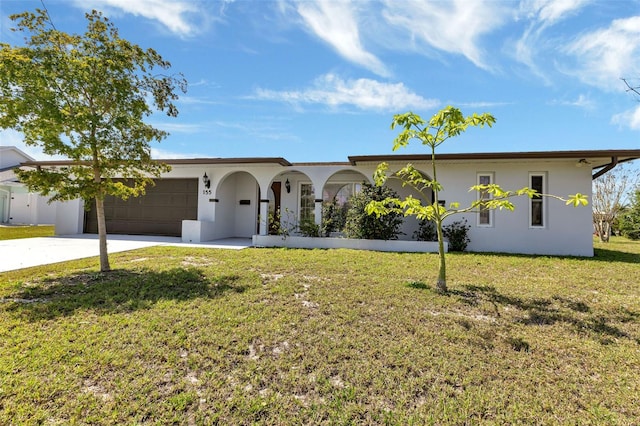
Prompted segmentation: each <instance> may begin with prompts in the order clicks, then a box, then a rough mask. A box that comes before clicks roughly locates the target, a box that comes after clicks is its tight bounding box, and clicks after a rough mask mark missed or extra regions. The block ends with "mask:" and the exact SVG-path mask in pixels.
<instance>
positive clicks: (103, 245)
mask: <svg viewBox="0 0 640 426" xmlns="http://www.w3.org/2000/svg"><path fill="white" fill-rule="evenodd" d="M96 215H97V219H98V238H99V240H100V272H108V271H110V270H111V266H109V253H108V252H107V224H106V222H105V219H104V200H103V199H101V198H100V197H96Z"/></svg>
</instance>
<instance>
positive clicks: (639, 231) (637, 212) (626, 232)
mask: <svg viewBox="0 0 640 426" xmlns="http://www.w3.org/2000/svg"><path fill="white" fill-rule="evenodd" d="M618 225H619V228H620V233H621V234H622V235H623V236H625V237H627V238H629V239H631V240H640V189H638V190H636V192H635V194H634V196H633V200H632V202H631V205H630V206H629V209H627V210H626V211H625V213H624V214H623V215H622V216H620V219H619V221H618Z"/></svg>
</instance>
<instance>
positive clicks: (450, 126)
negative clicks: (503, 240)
mask: <svg viewBox="0 0 640 426" xmlns="http://www.w3.org/2000/svg"><path fill="white" fill-rule="evenodd" d="M495 121H496V119H495V118H494V117H493V116H492V115H491V114H488V113H484V114H480V115H479V114H475V113H474V114H472V115H470V116H467V117H465V116H464V115H463V114H462V112H461V111H460V110H459V109H458V108H454V107H452V106H447V107H445V108H443V109H441V110H440V111H439V112H437V113H436V114H434V115H433V116H432V117H431V119H430V120H429V122H425V121H424V120H423V119H422V118H421V117H420V116H419V115H417V114H414V113H412V112H408V113H405V114H397V115H395V116H394V117H393V121H392V122H391V129H392V130H393V129H395V128H396V126H401V127H402V128H403V130H402V131H401V132H400V134H399V135H398V136H397V137H396V138H395V139H394V141H393V150H394V151H395V150H397V149H398V148H400V147H405V146H407V145H408V144H409V142H410V141H412V140H414V139H416V140H418V141H420V142H421V143H422V144H423V145H426V146H427V147H428V148H429V150H430V154H431V178H428V177H425V176H424V175H423V174H422V173H420V172H419V171H418V170H417V169H415V168H414V167H413V165H412V164H407V165H406V166H405V167H404V168H402V169H401V170H400V171H398V172H397V173H395V174H394V175H391V176H389V175H388V173H387V172H388V169H389V165H388V164H387V163H381V164H379V165H378V167H377V169H376V172H375V175H374V180H375V182H376V185H378V186H382V185H384V184H385V183H386V181H387V180H388V179H389V178H397V179H400V180H401V181H402V184H403V186H406V185H408V186H410V187H412V188H413V189H415V190H416V192H417V194H419V197H420V198H415V197H413V196H412V195H409V196H407V197H405V198H404V199H398V198H387V199H385V200H382V201H372V202H370V203H369V205H368V206H367V213H369V214H375V215H376V216H381V215H386V214H390V213H402V214H404V215H405V216H415V217H416V218H417V219H418V220H430V221H433V222H434V223H435V225H436V235H437V238H438V258H439V269H438V280H437V282H436V289H437V290H438V291H441V292H447V275H446V269H447V268H446V257H445V251H444V235H443V230H442V224H443V222H444V220H445V219H446V218H448V217H449V216H452V215H455V214H459V213H464V212H479V211H480V210H481V209H490V210H493V209H507V210H514V208H515V207H514V205H513V203H511V201H510V200H509V198H512V197H516V196H522V195H526V196H528V197H529V198H533V197H541V196H548V197H553V198H557V199H560V200H563V201H565V202H566V203H567V204H572V205H574V206H578V205H586V204H587V198H586V196H584V195H582V194H580V193H577V194H575V195H570V196H569V197H568V199H563V198H561V197H557V196H554V195H548V194H540V193H538V192H536V191H535V190H532V189H530V188H522V189H519V190H516V191H505V190H503V189H502V188H501V187H500V186H499V185H496V184H488V185H474V186H472V187H471V190H473V191H478V192H479V193H481V194H482V195H487V196H480V197H478V199H477V200H476V201H474V202H472V203H471V205H470V206H467V207H460V205H459V203H456V202H454V203H451V204H450V205H449V207H448V208H447V207H445V206H443V205H440V201H439V196H438V194H439V193H440V191H442V189H443V187H442V185H441V184H440V182H438V178H437V167H436V148H437V147H438V146H440V145H441V144H442V143H444V142H445V141H446V140H448V139H450V138H452V137H455V136H459V135H460V134H462V133H463V132H465V131H466V130H467V128H469V127H470V126H471V127H484V126H489V127H491V126H492V125H493V124H494V123H495ZM431 193H432V194H433V197H431ZM423 203H424V204H423Z"/></svg>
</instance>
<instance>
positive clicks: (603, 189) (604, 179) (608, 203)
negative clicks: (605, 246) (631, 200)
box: [591, 165, 640, 243]
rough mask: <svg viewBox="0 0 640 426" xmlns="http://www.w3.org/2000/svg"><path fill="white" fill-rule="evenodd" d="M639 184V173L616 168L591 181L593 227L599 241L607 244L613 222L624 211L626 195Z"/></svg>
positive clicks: (625, 167)
mask: <svg viewBox="0 0 640 426" xmlns="http://www.w3.org/2000/svg"><path fill="white" fill-rule="evenodd" d="M638 182H640V172H638V171H637V170H633V169H631V168H630V167H629V166H627V165H624V166H618V167H617V168H615V169H613V170H611V171H610V172H608V173H605V174H604V175H602V176H600V177H598V178H597V179H595V180H594V181H593V195H592V198H591V200H592V205H593V226H594V228H595V232H596V234H597V235H598V237H599V238H600V241H602V242H604V243H606V242H609V237H610V236H611V233H612V227H613V222H614V221H615V220H616V218H617V217H618V215H619V214H620V213H621V211H622V210H623V209H624V207H625V204H626V203H627V201H628V198H627V197H628V194H629V191H630V190H631V189H632V188H635V187H636V185H638Z"/></svg>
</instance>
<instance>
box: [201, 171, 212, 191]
mask: <svg viewBox="0 0 640 426" xmlns="http://www.w3.org/2000/svg"><path fill="white" fill-rule="evenodd" d="M202 183H204V187H205V188H207V189H209V188H211V179H209V176H207V173H206V172H205V174H204V176H202Z"/></svg>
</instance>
